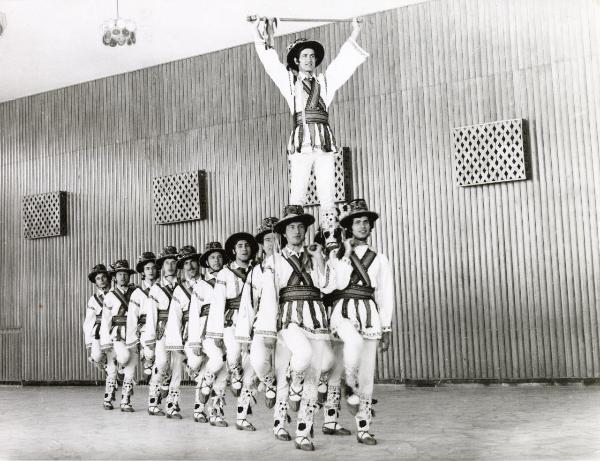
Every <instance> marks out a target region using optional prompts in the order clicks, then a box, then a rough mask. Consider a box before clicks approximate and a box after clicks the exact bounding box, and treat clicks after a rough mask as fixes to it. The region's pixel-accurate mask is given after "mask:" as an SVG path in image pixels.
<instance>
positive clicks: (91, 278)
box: [88, 270, 112, 284]
mask: <svg viewBox="0 0 600 461" xmlns="http://www.w3.org/2000/svg"><path fill="white" fill-rule="evenodd" d="M98 274H106V275H107V276H108V278H111V277H112V274H111V273H110V272H109V271H108V270H106V271H94V272H90V273H89V274H88V280H89V281H90V282H92V283H94V284H95V283H96V275H98Z"/></svg>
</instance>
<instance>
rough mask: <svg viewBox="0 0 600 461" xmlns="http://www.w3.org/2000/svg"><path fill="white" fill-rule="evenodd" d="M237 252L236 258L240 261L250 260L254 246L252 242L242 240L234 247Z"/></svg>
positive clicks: (235, 252)
mask: <svg viewBox="0 0 600 461" xmlns="http://www.w3.org/2000/svg"><path fill="white" fill-rule="evenodd" d="M233 252H234V254H235V259H236V260H238V261H240V262H247V261H249V260H250V255H251V254H252V247H251V246H250V243H249V242H247V241H246V240H240V241H238V242H237V243H236V244H235V247H234V249H233Z"/></svg>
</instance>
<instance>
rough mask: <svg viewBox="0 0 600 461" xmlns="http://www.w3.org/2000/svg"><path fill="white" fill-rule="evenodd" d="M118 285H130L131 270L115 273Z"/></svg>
mask: <svg viewBox="0 0 600 461" xmlns="http://www.w3.org/2000/svg"><path fill="white" fill-rule="evenodd" d="M115 278H116V280H117V285H118V286H120V287H126V286H127V285H129V272H124V271H119V272H117V273H116V274H115Z"/></svg>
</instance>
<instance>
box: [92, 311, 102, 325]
mask: <svg viewBox="0 0 600 461" xmlns="http://www.w3.org/2000/svg"><path fill="white" fill-rule="evenodd" d="M101 323H102V314H97V315H96V321H95V322H94V325H100V324H101Z"/></svg>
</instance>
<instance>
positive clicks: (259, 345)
mask: <svg viewBox="0 0 600 461" xmlns="http://www.w3.org/2000/svg"><path fill="white" fill-rule="evenodd" d="M274 347H275V346H273V347H272V348H268V347H267V346H266V345H265V338H263V337H262V336H255V337H254V338H252V344H251V346H250V364H251V365H252V368H253V370H254V372H255V373H256V376H258V379H260V380H261V381H262V382H263V383H264V382H265V378H267V380H266V381H267V382H272V381H273V378H274V372H275V370H274V354H273V352H274V351H273V348H274ZM286 366H287V365H286Z"/></svg>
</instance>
